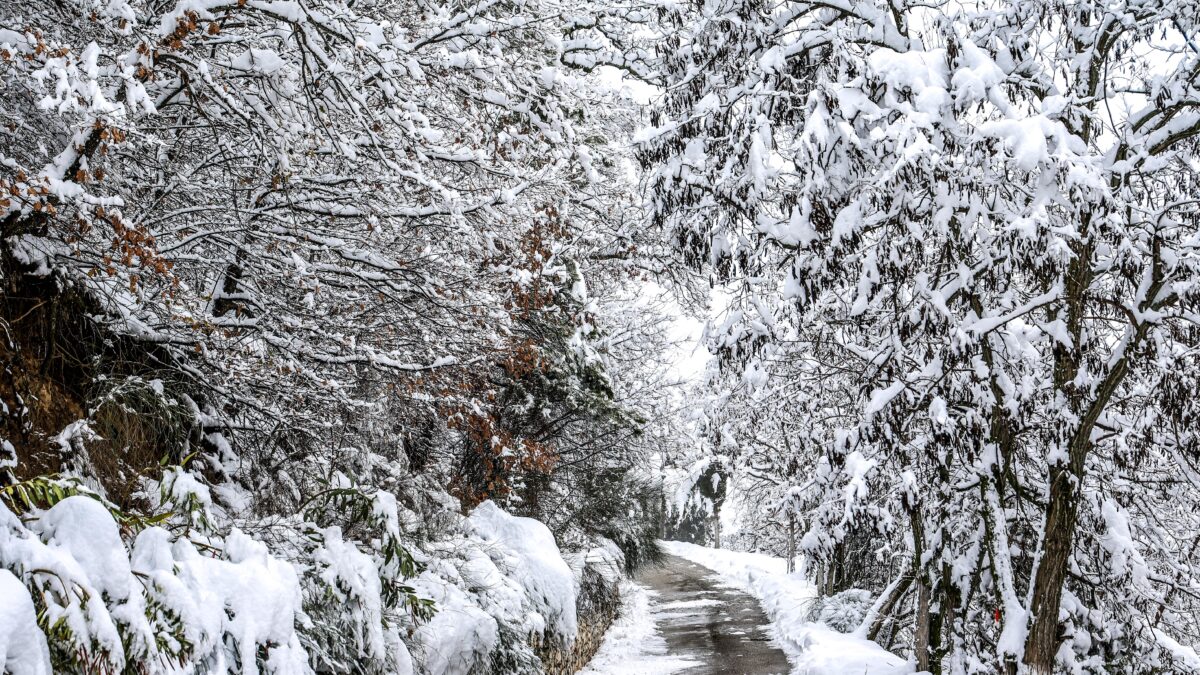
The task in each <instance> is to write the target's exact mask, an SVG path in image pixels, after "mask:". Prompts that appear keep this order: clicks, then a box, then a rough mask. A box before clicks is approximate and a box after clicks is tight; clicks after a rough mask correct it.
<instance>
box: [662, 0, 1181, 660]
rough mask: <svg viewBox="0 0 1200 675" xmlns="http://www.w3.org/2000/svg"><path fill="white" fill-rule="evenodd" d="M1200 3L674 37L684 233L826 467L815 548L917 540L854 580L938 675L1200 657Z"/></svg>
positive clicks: (756, 24) (725, 16) (732, 327)
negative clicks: (837, 506)
mask: <svg viewBox="0 0 1200 675" xmlns="http://www.w3.org/2000/svg"><path fill="white" fill-rule="evenodd" d="M1198 10H1200V8H1198V7H1197V6H1195V5H1194V4H1192V3H1188V2H1152V3H1148V4H1147V3H1123V2H1116V3H1082V4H1080V3H1074V4H1070V5H1061V4H1055V3H1046V2H1021V3H999V4H996V3H967V4H966V5H962V4H955V5H953V6H952V5H951V4H949V3H936V2H935V3H932V4H930V3H919V4H918V3H905V2H890V3H887V2H872V1H869V0H857V1H856V0H851V1H850V2H834V3H829V2H806V1H802V0H801V1H790V0H789V1H779V2H775V1H770V0H768V1H755V0H745V1H741V0H734V1H729V2H715V3H705V4H704V9H703V10H699V9H697V11H695V12H688V11H682V12H681V13H680V19H679V21H680V25H681V26H682V27H681V28H680V29H679V30H676V31H673V32H672V33H670V36H669V38H666V39H665V40H664V43H665V44H666V45H667V47H668V49H665V50H664V51H663V58H664V60H665V61H666V63H667V64H668V66H669V68H670V71H669V74H668V76H667V83H668V84H667V88H666V90H665V92H666V93H665V94H664V96H663V99H662V102H661V105H660V106H659V109H658V111H657V113H656V119H655V121H654V126H653V127H652V128H651V129H649V130H647V131H645V132H642V134H641V135H640V137H639V140H640V141H641V146H640V157H641V161H642V163H643V166H644V167H645V168H646V169H647V170H648V171H649V178H648V181H649V185H650V188H651V200H652V202H653V216H654V218H655V219H656V221H657V222H659V223H660V224H662V225H664V226H665V227H667V228H669V230H670V231H671V232H673V233H674V237H675V238H676V240H677V241H678V242H679V245H680V247H681V254H682V259H683V260H685V261H687V262H690V263H692V264H694V265H698V266H702V267H704V268H706V269H708V270H710V271H711V273H712V274H713V275H714V276H715V277H716V278H717V279H718V280H719V281H720V283H722V289H723V291H724V293H726V294H727V296H728V298H729V309H728V317H729V319H728V320H727V321H724V322H723V323H722V324H720V325H717V326H714V327H713V329H710V330H711V332H712V335H711V341H712V345H713V348H714V349H715V350H716V351H717V352H718V353H719V354H721V355H722V356H723V358H724V360H725V362H726V363H727V364H730V365H732V366H734V371H735V372H738V373H741V372H745V373H746V374H747V377H746V379H745V380H742V381H741V382H740V383H739V382H737V381H735V382H734V384H736V385H737V386H740V387H743V388H747V389H756V390H757V393H753V392H748V393H746V394H745V395H748V396H758V397H765V398H766V399H767V400H769V399H770V398H772V397H773V398H775V399H777V401H776V402H775V404H774V405H773V408H774V409H777V411H778V412H777V414H778V415H780V416H781V418H780V422H781V424H782V425H784V426H783V428H781V430H778V431H774V430H772V431H769V433H776V434H783V435H785V436H787V437H789V438H790V440H791V447H793V448H801V450H799V451H798V452H799V453H800V455H801V457H803V458H804V459H803V461H804V462H806V463H807V465H808V466H809V467H811V469H810V470H811V471H815V472H816V476H822V477H824V478H816V479H814V481H810V482H809V483H805V484H803V485H797V487H800V488H802V489H801V490H800V492H802V493H807V497H808V499H807V500H804V499H803V498H802V499H801V503H802V504H804V505H805V506H804V507H802V510H804V511H805V515H806V516H807V522H808V524H809V527H810V529H809V534H808V535H807V537H806V539H805V541H806V542H812V543H813V547H811V548H810V552H811V553H813V554H814V555H816V556H817V557H818V558H820V559H822V560H824V561H826V562H828V563H830V564H832V565H835V566H836V565H839V564H842V562H843V560H842V559H841V558H839V556H841V555H842V552H841V549H839V548H838V547H839V546H841V545H842V544H843V543H844V542H845V541H846V537H848V536H849V533H851V532H853V531H855V528H863V527H866V528H868V529H875V530H877V531H879V532H884V533H889V538H888V540H889V543H888V544H887V545H886V546H882V547H880V546H876V547H875V548H876V549H878V550H879V554H881V555H882V554H884V553H886V552H888V551H891V550H902V551H904V553H903V554H897V555H896V556H895V557H894V559H893V560H892V563H891V567H892V574H893V578H892V579H890V580H889V579H888V578H885V577H875V578H860V579H858V580H851V582H850V583H857V584H868V585H872V587H874V588H875V589H877V590H884V587H885V586H886V587H887V589H886V590H887V592H886V593H885V595H894V596H896V597H891V598H884V597H881V598H880V601H881V603H883V604H882V605H880V606H879V607H880V608H884V609H888V608H892V607H895V606H897V602H898V600H897V598H899V600H900V601H903V602H907V603H910V605H909V606H912V607H913V608H914V609H915V612H914V614H913V615H912V617H911V618H909V619H903V620H900V619H898V620H897V621H898V622H902V623H901V624H900V625H899V628H898V630H900V631H901V632H903V633H904V634H905V635H907V636H908V639H909V640H911V644H912V650H913V652H912V653H913V654H914V656H915V658H916V659H917V663H918V666H919V667H920V668H921V669H930V670H933V671H934V672H995V670H996V669H998V668H999V669H1009V670H1023V669H1028V670H1030V671H1032V672H1037V673H1049V672H1050V671H1051V670H1052V669H1054V668H1058V667H1062V668H1066V669H1068V670H1070V671H1072V672H1135V671H1136V672H1141V671H1144V670H1152V669H1154V668H1162V667H1168V668H1181V669H1186V668H1189V667H1191V666H1190V665H1189V664H1194V663H1195V656H1194V654H1193V653H1191V651H1190V650H1189V649H1188V648H1186V647H1183V648H1181V647H1180V644H1188V643H1189V642H1190V643H1192V644H1195V643H1196V641H1197V637H1198V636H1200V624H1197V622H1196V609H1197V604H1196V597H1197V596H1196V589H1197V587H1198V586H1197V584H1200V577H1197V576H1196V575H1195V574H1194V571H1192V570H1191V564H1190V562H1189V561H1190V560H1192V559H1194V556H1195V542H1196V541H1197V537H1200V521H1197V519H1196V514H1195V509H1194V508H1193V506H1194V504H1195V503H1196V500H1197V499H1198V498H1200V481H1198V480H1197V478H1198V477H1200V473H1198V471H1197V469H1200V462H1198V460H1197V454H1196V438H1195V433H1194V431H1193V429H1192V424H1191V422H1190V420H1191V419H1192V418H1193V416H1194V415H1195V408H1196V404H1195V403H1194V396H1193V395H1192V393H1191V392H1192V390H1193V389H1194V378H1195V372H1196V366H1197V364H1196V360H1195V350H1196V347H1197V346H1198V342H1197V337H1196V336H1197V333H1196V330H1197V328H1196V320H1197V314H1196V310H1197V299H1198V298H1197V295H1196V290H1195V289H1196V282H1197V279H1200V255H1198V253H1200V251H1198V250H1197V243H1198V242H1197V240H1196V236H1195V231H1196V226H1197V217H1198V215H1200V212H1198V211H1197V199H1196V194H1197V190H1198V187H1197V179H1196V169H1197V167H1196V162H1195V159H1194V153H1195V145H1196V138H1197V136H1198V135H1200V108H1198V107H1197V104H1196V101H1197V99H1198V98H1200V51H1198V50H1197V46H1196V43H1195V36H1196V32H1197V26H1196V24H1195V17H1196V16H1198V15H1200V11H1198ZM751 374H753V377H751V376H750V375H751ZM848 402H849V404H848ZM774 426H775V425H773V424H768V425H767V428H768V429H771V427H774ZM775 438H776V440H778V437H777V436H776V437H775ZM744 442H745V444H746V446H747V447H755V441H754V440H753V438H752V435H750V436H747V437H745V441H744ZM864 462H866V464H864ZM864 466H865V467H866V468H865V469H864V470H860V469H861V468H862V467H864ZM855 467H859V468H858V469H856V468H855ZM829 481H832V482H833V484H834V485H835V486H836V485H841V486H845V491H844V494H845V500H846V502H847V505H846V508H845V510H844V511H843V512H842V515H841V516H836V517H832V518H831V517H830V514H829V512H828V508H829V503H830V502H829V501H828V498H822V496H821V495H822V493H821V492H820V491H821V490H825V489H828V488H825V487H823V486H824V485H826V484H828V482H829ZM785 482H786V481H785ZM797 483H799V481H797ZM855 486H859V487H855ZM867 486H870V487H869V489H867ZM867 507H869V508H867ZM850 525H853V526H854V527H850ZM816 542H822V543H821V544H820V545H819V546H818V545H816ZM868 568H870V566H867V567H865V568H860V569H868ZM866 576H867V577H871V576H872V575H871V574H868V575H866ZM889 581H891V582H892V583H890V584H889ZM833 590H839V589H833ZM884 601H886V602H884ZM881 621H882V619H881ZM878 629H879V626H875V627H874V628H873V629H872V630H878ZM1164 636H1166V637H1165V638H1164ZM1133 654H1136V655H1137V656H1136V657H1133V656H1130V655H1133ZM1131 659H1132V660H1131Z"/></svg>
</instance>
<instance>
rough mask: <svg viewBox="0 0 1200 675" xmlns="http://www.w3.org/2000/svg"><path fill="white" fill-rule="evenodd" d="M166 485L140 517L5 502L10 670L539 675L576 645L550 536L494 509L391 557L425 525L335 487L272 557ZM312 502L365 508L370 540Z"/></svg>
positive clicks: (48, 488)
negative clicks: (503, 664)
mask: <svg viewBox="0 0 1200 675" xmlns="http://www.w3.org/2000/svg"><path fill="white" fill-rule="evenodd" d="M168 478H169V479H173V480H171V481H170V482H168V483H165V484H164V489H163V490H162V492H163V495H164V498H165V501H164V502H163V504H162V506H163V508H164V509H167V510H166V511H164V515H163V516H157V517H154V518H147V519H139V518H136V517H131V516H127V515H125V514H122V513H120V512H118V511H116V510H115V509H113V507H112V506H111V505H110V504H108V503H107V502H105V501H104V500H102V499H101V498H99V497H98V496H96V495H93V494H90V493H88V492H87V490H86V489H85V488H82V487H81V486H79V485H78V484H74V483H70V482H68V481H57V482H55V481H49V480H47V481H46V483H45V484H44V485H42V492H41V494H43V495H49V496H50V499H49V501H52V502H53V503H52V505H49V507H48V508H36V507H31V508H27V509H24V510H23V511H22V513H21V514H20V515H19V516H18V515H17V513H15V512H14V511H13V510H12V509H11V508H9V506H6V505H5V502H4V501H3V500H0V664H3V668H4V672H6V673H12V675H43V674H46V673H51V672H55V671H58V672H103V673H115V672H121V671H127V670H128V669H130V668H133V669H136V670H138V671H142V672H145V673H169V672H179V671H190V670H195V669H199V670H202V671H205V672H210V673H249V674H252V675H255V674H258V673H272V674H277V675H293V674H302V675H307V674H309V673H313V672H379V673H399V674H404V673H413V672H423V673H431V674H435V675H458V674H465V673H469V672H477V671H478V669H479V668H481V667H487V666H489V665H490V664H491V661H492V660H493V659H494V658H503V659H506V660H508V661H515V662H523V663H525V664H527V665H528V666H529V668H530V669H531V670H536V669H537V668H538V665H537V661H536V656H535V655H534V653H533V651H532V647H531V644H530V640H531V639H533V638H535V637H536V638H538V639H542V638H547V639H551V638H552V639H555V640H560V641H562V642H563V643H569V642H570V641H571V640H572V639H573V638H574V636H575V627H576V616H575V594H576V588H577V582H576V580H575V573H574V572H573V570H572V568H571V566H569V565H568V564H567V563H566V562H565V561H564V560H563V557H562V555H561V554H560V552H559V550H558V547H557V545H556V544H555V541H554V537H553V535H551V533H550V531H549V530H548V529H547V528H546V526H545V525H543V524H541V523H539V522H538V521H535V520H532V519H528V518H518V517H514V516H511V515H509V514H507V513H505V512H504V511H503V510H501V509H500V508H499V507H497V506H495V505H494V504H492V503H491V502H485V503H484V504H483V505H481V506H479V507H478V508H477V509H476V510H475V511H474V513H472V514H471V516H470V517H468V518H465V519H458V521H457V522H456V523H455V524H453V526H452V527H451V528H450V531H449V532H447V533H446V534H445V536H444V537H443V538H442V539H440V540H437V541H432V542H424V543H423V544H422V546H423V548H424V550H422V548H420V547H418V546H417V545H416V544H415V543H414V542H406V545H400V544H399V541H400V540H401V539H404V538H405V535H404V534H403V532H402V529H403V528H404V527H405V526H406V524H409V523H412V522H413V521H414V519H416V518H417V516H416V514H414V513H411V512H405V511H404V509H403V507H400V506H398V505H397V503H396V500H395V499H394V497H392V495H391V494H390V493H387V492H383V491H369V490H363V489H359V488H356V487H354V486H352V485H350V484H348V483H345V482H343V483H338V484H334V485H333V486H331V487H330V489H329V490H328V491H327V493H322V494H318V495H315V496H314V497H313V498H312V499H311V500H310V508H309V509H307V510H305V511H304V512H302V513H301V514H299V515H298V516H297V519H298V520H297V521H296V522H293V523H289V524H288V525H289V527H288V528H286V531H287V532H288V535H287V536H286V537H285V538H284V539H283V540H276V539H271V542H272V545H271V546H270V547H269V546H268V544H267V543H266V542H265V541H264V539H269V537H261V538H256V537H255V536H251V535H250V534H247V533H246V532H243V531H241V530H239V529H237V528H236V527H230V529H229V530H228V532H227V533H225V534H217V533H215V532H212V531H205V530H204V529H201V528H194V527H192V526H191V525H190V522H191V521H192V520H193V516H194V515H195V514H194V512H193V511H191V509H196V510H198V511H199V512H200V513H203V514H205V518H204V520H205V521H206V522H211V521H221V520H222V517H221V515H220V514H217V515H216V516H214V515H213V514H212V513H209V509H210V508H211V504H210V503H209V502H208V497H207V487H206V486H204V485H203V484H202V483H200V482H199V481H197V480H195V478H193V477H192V476H190V475H187V474H183V473H181V472H168ZM24 488H26V489H27V490H33V489H34V486H33V485H32V484H26V485H24ZM173 500H174V501H173ZM180 505H184V506H185V507H186V508H179V507H180ZM312 505H316V506H318V507H324V506H335V507H337V508H339V509H341V510H342V512H343V513H347V512H354V511H355V509H358V510H359V511H361V513H359V514H358V515H359V516H361V518H360V520H359V522H360V525H359V527H358V528H356V529H359V532H358V534H359V535H360V538H361V539H362V541H358V540H354V539H351V538H349V537H348V536H347V535H346V533H343V532H342V530H341V528H340V527H338V526H328V527H321V526H320V524H319V523H318V522H317V520H318V519H319V514H317V513H316V512H315V511H314V510H313V506H312ZM181 511H187V512H188V515H187V516H186V517H184V516H180V515H179V513H180V512H181ZM280 529H283V528H280ZM297 533H301V534H297ZM364 534H365V536H361V535H364ZM364 542H365V543H364ZM618 564H619V563H618ZM410 584H411V585H410ZM426 619H428V620H427V621H425V620H426Z"/></svg>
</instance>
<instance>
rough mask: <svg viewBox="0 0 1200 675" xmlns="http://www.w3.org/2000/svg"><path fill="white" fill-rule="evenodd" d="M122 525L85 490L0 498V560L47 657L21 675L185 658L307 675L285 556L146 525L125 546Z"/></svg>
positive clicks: (165, 664) (219, 669) (209, 667)
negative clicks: (39, 503)
mask: <svg viewBox="0 0 1200 675" xmlns="http://www.w3.org/2000/svg"><path fill="white" fill-rule="evenodd" d="M121 529H122V528H121V527H120V526H119V525H118V522H117V519H114V517H113V515H112V513H111V512H110V509H109V506H108V505H106V504H105V503H104V502H102V501H101V500H100V499H98V498H96V497H94V496H89V495H85V494H72V495H69V496H67V497H65V498H64V499H62V500H60V501H58V502H57V503H55V504H54V505H52V506H50V507H49V508H47V509H44V510H42V509H38V510H31V511H28V512H26V513H25V514H24V515H23V517H22V518H18V517H17V516H16V514H14V513H13V512H12V511H11V510H10V509H9V508H8V506H6V505H4V504H3V503H0V567H3V568H4V569H5V570H7V572H8V573H9V574H11V575H13V577H15V578H17V579H19V580H20V581H21V582H22V585H23V588H22V593H23V594H24V597H26V598H28V599H29V601H30V602H31V603H32V605H33V606H35V607H36V608H37V610H38V622H39V628H40V629H41V632H43V633H44V634H45V636H46V637H47V638H48V640H47V642H48V644H49V649H48V651H47V653H46V657H47V658H46V659H45V660H41V661H37V662H36V663H33V664H32V665H30V664H26V667H29V668H34V670H33V671H29V672H36V669H37V668H44V669H45V672H50V671H51V670H55V671H64V670H65V671H79V670H82V671H88V672H102V673H109V672H119V671H122V670H125V669H127V668H132V669H137V670H141V671H144V672H149V673H156V672H170V670H171V669H172V665H171V664H178V665H182V664H187V663H191V664H194V665H195V666H197V667H202V668H204V670H206V671H207V672H212V673H228V672H239V673H258V672H260V671H262V672H267V673H280V674H282V673H305V672H308V666H307V661H308V658H307V655H306V653H305V651H304V648H303V647H302V646H301V644H300V641H299V637H298V635H297V632H296V627H297V625H298V624H299V623H300V622H301V621H302V617H303V615H302V612H301V607H300V586H299V581H298V577H297V574H296V572H295V569H294V568H293V566H292V565H291V564H289V563H287V562H286V561H283V560H280V559H278V558H276V557H274V556H272V555H270V554H269V553H268V551H267V548H266V546H265V545H264V544H262V543H261V542H258V541H255V540H254V539H253V538H251V537H250V536H248V535H246V534H244V533H242V532H239V531H238V530H236V529H235V530H233V531H232V532H230V534H229V535H227V536H226V537H224V538H215V537H213V538H204V539H202V540H198V541H196V542H195V543H193V542H192V541H190V540H188V539H186V538H179V537H176V536H175V535H173V534H171V533H170V532H169V531H168V530H166V529H163V528H161V527H158V526H148V527H144V529H141V531H140V532H139V533H138V534H137V536H136V537H135V538H134V540H133V544H132V548H129V547H127V546H126V544H125V541H124V539H123V538H122V535H121ZM201 549H203V551H204V553H201ZM9 585H10V586H11V584H9ZM5 599H6V601H7V600H8V598H7V597H6V598H5ZM13 602H16V603H17V604H18V605H20V604H22V603H23V602H24V601H22V600H21V599H20V598H19V596H18V597H16V598H14V600H13ZM4 628H5V629H6V630H13V629H12V627H10V626H4ZM27 629H28V626H24V627H21V630H24V631H26V632H27ZM14 634H15V633H9V634H8V635H2V636H0V643H2V642H4V641H5V640H10V641H11V639H12V635H14ZM24 658H25V659H26V660H28V658H29V653H28V650H27V653H26V654H25V655H24ZM6 667H7V666H6Z"/></svg>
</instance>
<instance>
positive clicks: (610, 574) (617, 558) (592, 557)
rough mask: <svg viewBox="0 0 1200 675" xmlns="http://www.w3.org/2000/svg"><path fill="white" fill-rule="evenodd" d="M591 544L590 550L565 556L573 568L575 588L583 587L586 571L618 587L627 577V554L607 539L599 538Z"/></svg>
mask: <svg viewBox="0 0 1200 675" xmlns="http://www.w3.org/2000/svg"><path fill="white" fill-rule="evenodd" d="M591 543H592V544H593V546H591V547H590V548H587V549H584V550H582V551H579V552H576V553H568V554H564V556H563V557H564V558H565V559H566V561H567V565H568V566H570V568H571V575H572V576H573V577H574V579H575V587H576V588H580V587H581V584H582V583H583V572H584V570H585V569H588V570H593V571H595V572H596V573H597V574H598V575H599V577H600V578H601V579H602V580H603V581H604V583H606V584H609V585H611V586H616V585H618V584H619V582H620V581H621V580H622V579H623V578H624V576H625V572H624V570H625V554H624V553H622V552H621V547H620V546H617V544H616V542H614V541H613V540H611V539H607V538H605V537H598V538H596V539H595V540H593V541H592V542H591Z"/></svg>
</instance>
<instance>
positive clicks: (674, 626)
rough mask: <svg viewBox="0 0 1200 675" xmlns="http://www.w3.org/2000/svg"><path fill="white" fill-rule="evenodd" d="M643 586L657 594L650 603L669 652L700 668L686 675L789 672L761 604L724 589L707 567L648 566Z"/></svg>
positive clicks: (673, 562) (673, 560)
mask: <svg viewBox="0 0 1200 675" xmlns="http://www.w3.org/2000/svg"><path fill="white" fill-rule="evenodd" d="M637 580H638V582H639V583H641V584H643V585H644V586H646V587H648V588H650V589H651V590H653V591H654V592H655V593H656V594H657V595H656V596H655V597H654V598H653V600H652V601H651V606H650V608H651V610H652V611H653V612H654V618H655V622H656V624H657V628H658V631H659V632H660V633H661V634H662V637H663V639H665V640H666V643H667V653H668V654H670V655H671V656H672V657H673V658H679V659H685V660H687V661H690V662H693V663H695V664H696V665H692V666H689V667H687V668H684V669H682V670H679V671H678V672H680V673H686V675H718V674H719V675H751V674H753V675H768V674H771V673H789V672H791V667H790V666H789V665H788V660H787V657H785V656H784V655H783V652H781V651H779V649H778V648H776V647H775V646H774V645H773V644H772V643H771V641H770V636H769V635H768V633H767V625H768V623H769V622H768V621H767V617H766V615H764V614H763V612H762V609H760V608H759V606H758V602H757V601H756V600H755V599H754V598H752V597H750V596H749V595H746V594H745V593H742V592H740V591H738V590H736V589H733V588H730V587H728V586H724V585H722V584H721V582H720V581H719V580H718V579H717V578H716V577H715V576H714V575H713V573H712V571H710V570H708V569H707V568H704V567H701V566H700V565H696V564H695V563H691V562H688V561H687V560H684V559H683V558H680V557H678V556H673V555H668V556H667V557H666V559H665V561H664V562H663V564H662V565H659V566H647V567H645V568H643V570H642V572H641V573H640V574H639V575H638V578H637Z"/></svg>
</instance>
